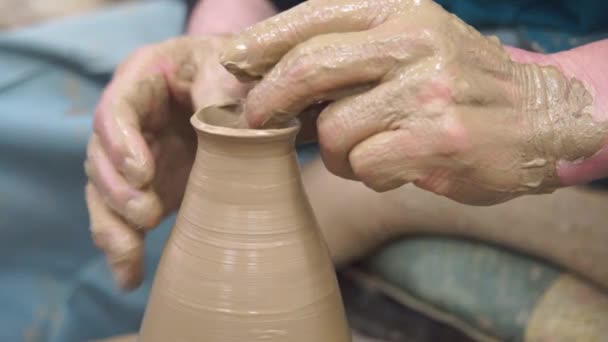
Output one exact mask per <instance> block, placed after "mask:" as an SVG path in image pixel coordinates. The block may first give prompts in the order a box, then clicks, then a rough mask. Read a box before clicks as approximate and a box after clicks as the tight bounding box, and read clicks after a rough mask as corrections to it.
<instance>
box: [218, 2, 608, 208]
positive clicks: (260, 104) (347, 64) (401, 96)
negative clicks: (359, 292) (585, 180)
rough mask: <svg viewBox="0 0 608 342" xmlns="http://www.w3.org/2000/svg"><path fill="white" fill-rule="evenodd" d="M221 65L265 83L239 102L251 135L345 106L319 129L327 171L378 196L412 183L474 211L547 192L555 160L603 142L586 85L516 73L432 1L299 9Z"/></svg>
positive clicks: (248, 38)
mask: <svg viewBox="0 0 608 342" xmlns="http://www.w3.org/2000/svg"><path fill="white" fill-rule="evenodd" d="M519 54H520V55H521V54H522V52H520V53H519ZM523 54H525V53H523ZM531 55H532V54H531ZM536 56H538V55H536ZM520 57H522V56H520ZM524 57H525V56H524ZM221 59H222V63H223V64H224V66H225V67H226V68H227V69H228V70H230V71H231V72H232V73H233V74H235V75H236V76H238V77H239V78H240V79H241V80H252V79H261V80H260V81H259V83H257V84H256V86H255V87H254V88H253V89H252V90H251V92H250V93H249V95H248V97H247V100H246V103H245V115H246V118H247V121H248V122H249V125H250V126H252V127H265V126H271V125H273V124H277V123H281V122H283V121H286V120H289V119H291V118H292V117H294V116H296V115H297V114H298V113H300V112H301V111H302V109H303V108H306V107H307V106H309V105H310V104H312V103H315V102H319V101H326V100H328V99H335V98H336V94H342V95H341V96H340V97H339V98H338V100H336V101H333V102H331V103H330V105H329V106H328V107H327V108H326V109H325V110H324V111H323V112H322V113H321V115H320V116H319V119H318V120H317V130H318V139H319V143H320V146H321V151H322V157H323V160H324V163H325V165H326V167H327V168H328V169H329V170H330V171H331V172H332V173H334V174H336V175H339V176H342V177H345V178H350V179H355V180H359V181H362V182H363V183H365V184H366V185H367V186H369V187H371V188H373V189H375V190H377V191H385V190H390V189H394V188H396V187H399V186H401V185H403V184H405V183H409V182H413V183H414V184H416V185H417V186H419V187H421V188H423V189H427V190H430V191H433V192H435V193H438V194H442V195H445V196H447V197H449V198H452V199H455V200H457V201H460V202H464V203H468V204H476V205H489V204H494V203H499V202H503V201H506V200H508V199H511V198H514V197H516V196H519V195H522V194H531V193H548V192H551V191H554V190H555V189H556V188H558V187H560V186H561V183H560V180H559V177H558V175H557V169H556V165H557V164H558V163H559V162H560V161H562V160H564V161H575V160H579V159H582V158H586V157H589V156H591V155H593V154H594V153H595V152H597V151H598V149H600V147H601V145H602V142H603V140H604V139H605V137H606V125H605V124H600V123H598V122H597V117H598V113H596V112H594V109H593V106H592V103H593V98H592V96H591V94H590V92H588V91H587V90H586V88H585V86H584V85H583V84H582V83H581V82H579V81H578V80H576V79H572V78H570V77H567V76H564V74H563V73H562V71H560V69H558V68H556V67H553V66H542V67H541V66H538V65H535V64H523V63H521V64H520V63H515V62H514V61H513V60H512V58H511V54H510V53H509V52H508V51H507V50H506V49H505V48H504V47H503V46H502V45H501V44H500V42H499V41H498V40H497V39H496V38H494V37H485V36H483V35H481V34H480V33H479V32H477V31H475V30H474V29H473V28H472V27H470V26H468V25H466V24H465V23H464V22H462V21H461V20H460V19H458V18H457V17H456V16H454V15H452V14H450V13H448V12H446V11H445V10H444V9H443V8H442V7H440V6H439V5H437V4H436V3H434V2H432V1H429V0H401V1H399V0H377V1H369V0H318V1H312V0H311V1H307V2H305V3H303V4H301V5H300V6H298V7H295V8H293V9H292V10H290V11H287V12H284V13H282V14H279V15H277V16H275V17H273V18H270V19H268V20H266V21H263V22H261V23H259V24H257V25H255V26H253V27H251V28H249V29H247V30H245V31H244V32H243V33H242V34H240V35H239V36H237V37H235V38H234V39H233V40H232V42H231V43H230V44H229V45H228V46H227V49H226V50H225V51H224V52H223V54H222V57H221ZM523 59H526V58H523ZM530 59H533V58H531V57H530ZM549 59H550V58H548V59H547V60H549ZM362 89H366V90H364V91H363V90H362ZM351 90H352V91H353V92H349V91H351ZM355 90H356V92H354V91H355Z"/></svg>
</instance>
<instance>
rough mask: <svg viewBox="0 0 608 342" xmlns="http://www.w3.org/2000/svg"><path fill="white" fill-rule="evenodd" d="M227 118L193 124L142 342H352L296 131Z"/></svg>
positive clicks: (196, 119) (197, 119) (208, 115)
mask: <svg viewBox="0 0 608 342" xmlns="http://www.w3.org/2000/svg"><path fill="white" fill-rule="evenodd" d="M229 114H230V113H225V112H222V110H221V109H218V108H207V109H204V110H201V111H199V112H198V113H196V114H195V115H194V116H193V117H192V124H193V126H194V127H195V129H196V131H197V135H198V148H197V154H196V158H195V161H194V165H193V168H192V171H191V174H190V178H189V182H188V185H187V188H186V193H185V195H184V199H183V202H182V205H181V208H180V211H179V213H178V216H177V219H176V223H175V226H174V227H173V230H172V232H171V235H170V237H169V240H168V242H167V244H166V246H165V249H164V251H163V255H162V257H161V260H160V264H159V266H158V270H157V273H156V275H155V279H154V284H153V287H152V291H151V294H150V299H149V302H148V305H147V307H146V312H145V315H144V319H143V322H142V326H141V330H140V333H139V341H140V342H161V341H162V342H167V341H172V342H181V341H184V342H186V341H187V342H195V341H201V342H254V341H273V342H276V341H285V342H300V341H301V342H347V341H351V335H350V330H349V329H348V325H347V322H346V316H345V313H344V308H343V304H342V297H341V294H340V291H339V288H338V284H337V280H336V275H335V271H334V268H333V264H332V262H331V259H330V256H329V252H328V250H327V247H326V245H325V242H324V240H323V237H322V235H321V232H320V230H319V227H318V224H317V222H316V219H315V217H314V214H313V211H312V208H311V206H310V204H309V202H308V198H307V196H306V194H305V192H304V187H303V184H302V181H301V178H300V170H299V165H298V161H297V156H296V153H295V147H294V141H295V137H296V134H297V132H298V130H299V125H298V124H297V123H293V124H291V125H290V126H288V127H285V128H281V129H274V130H251V129H237V128H231V127H230V120H226V117H227V115H228V116H229ZM226 126H228V127H226Z"/></svg>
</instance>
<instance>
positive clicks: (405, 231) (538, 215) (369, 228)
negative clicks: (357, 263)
mask: <svg viewBox="0 0 608 342" xmlns="http://www.w3.org/2000/svg"><path fill="white" fill-rule="evenodd" d="M303 179H304V183H305V186H306V191H307V193H308V196H309V197H310V201H311V204H312V206H313V208H314V211H315V215H316V216H317V219H318V220H319V224H320V226H321V229H322V231H323V234H324V237H325V239H326V241H327V243H328V245H329V249H330V251H331V253H332V256H333V259H334V261H335V262H336V263H337V264H338V265H340V264H344V263H347V262H350V261H352V260H353V259H356V258H360V257H363V256H365V255H366V254H367V253H369V252H370V251H372V250H373V249H375V248H377V247H379V246H380V245H382V244H383V243H387V242H389V241H390V240H392V239H396V238H399V237H403V236H408V235H420V234H431V235H448V236H459V237H465V238H473V239H479V240H482V241H486V242H489V243H495V244H498V245H502V246H506V247H509V248H513V249H515V250H518V251H520V252H523V253H526V254H531V255H533V256H536V257H540V258H542V259H544V260H547V261H549V262H551V263H555V264H557V265H560V266H562V267H564V268H566V269H568V270H570V271H573V272H574V273H576V274H579V275H581V276H583V277H586V278H587V279H590V280H592V281H594V282H595V283H597V284H599V285H600V286H602V287H603V288H608V268H606V267H605V260H608V249H607V248H606V241H608V229H606V227H605V226H606V225H605V222H606V220H607V219H608V212H606V201H607V200H608V197H607V195H606V194H605V193H600V192H597V193H596V192H593V191H585V190H582V189H578V188H569V189H562V190H560V191H557V192H556V193H555V194H553V195H544V196H526V197H520V198H517V199H514V200H512V201H509V202H506V203H503V204H499V205H495V206H490V207H474V206H467V205H463V204H460V203H457V202H454V201H450V200H448V199H446V198H443V197H440V196H436V195H434V194H432V193H429V192H426V191H423V190H421V189H418V188H416V187H413V186H403V187H400V188H398V189H395V190H392V191H388V192H384V193H377V192H375V191H373V190H371V189H369V188H367V187H365V186H364V185H362V184H361V183H358V182H353V181H349V180H345V179H343V178H339V177H337V176H334V175H332V174H330V173H329V172H328V171H327V170H326V169H325V167H324V165H323V163H322V161H321V160H316V161H314V162H312V163H311V164H309V165H307V166H306V167H305V168H304V170H303ZM572 213H576V215H573V214H572Z"/></svg>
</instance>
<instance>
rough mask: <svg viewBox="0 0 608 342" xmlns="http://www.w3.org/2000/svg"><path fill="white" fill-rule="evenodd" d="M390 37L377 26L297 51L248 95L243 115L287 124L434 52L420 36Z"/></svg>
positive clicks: (256, 121) (255, 123)
mask: <svg viewBox="0 0 608 342" xmlns="http://www.w3.org/2000/svg"><path fill="white" fill-rule="evenodd" d="M391 35H392V33H391V32H390V31H389V30H384V28H379V29H377V30H374V32H369V31H367V32H357V33H347V34H341V35H324V36H318V37H316V38H313V39H311V40H309V41H307V42H306V43H303V44H302V45H300V46H298V47H296V48H295V49H294V50H292V51H291V52H289V54H287V55H286V56H285V58H283V59H282V60H281V61H280V62H279V63H278V64H277V65H276V67H275V68H273V69H272V71H271V72H270V73H269V74H268V75H267V76H266V77H265V78H264V79H263V80H262V81H260V83H259V84H258V85H256V86H255V87H254V88H253V89H252V90H251V91H250V93H249V95H248V97H247V100H246V103H245V113H244V115H245V116H246V118H247V121H248V123H249V124H250V126H252V127H262V126H269V125H273V124H279V123H283V122H287V121H289V120H290V119H292V118H293V117H294V116H295V115H296V114H298V113H300V112H301V111H302V110H303V109H304V108H306V107H307V106H309V105H311V104H313V103H316V102H319V101H322V100H327V99H328V98H329V97H332V98H335V95H336V94H337V93H340V92H341V93H342V96H345V95H348V94H349V92H348V90H352V91H353V92H358V91H360V90H361V89H363V88H365V87H364V86H365V85H369V84H375V83H377V82H378V81H380V80H381V79H383V78H385V77H387V75H388V74H389V73H391V72H393V71H395V70H397V69H398V68H404V67H407V66H408V65H410V64H411V63H415V62H416V61H419V60H421V59H423V58H425V57H427V56H429V55H431V54H432V53H433V52H432V50H431V49H430V47H429V46H428V45H427V44H426V43H425V42H423V41H421V40H420V39H419V37H415V36H408V35H407V34H402V35H399V36H398V37H393V38H391V39H384V38H388V37H389V36H391ZM345 90H346V91H345Z"/></svg>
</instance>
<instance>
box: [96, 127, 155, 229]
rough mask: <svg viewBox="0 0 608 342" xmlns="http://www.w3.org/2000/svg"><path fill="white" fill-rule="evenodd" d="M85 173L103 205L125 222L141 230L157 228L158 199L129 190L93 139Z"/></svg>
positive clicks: (129, 187)
mask: <svg viewBox="0 0 608 342" xmlns="http://www.w3.org/2000/svg"><path fill="white" fill-rule="evenodd" d="M85 169H86V172H87V175H88V176H89V178H90V181H91V182H92V183H93V184H94V185H95V187H96V188H97V189H98V191H99V192H100V193H101V194H102V196H103V198H104V199H105V200H106V201H107V204H108V205H109V206H110V207H111V208H112V209H113V210H114V211H115V212H117V213H118V214H120V215H121V216H122V217H124V218H125V220H127V221H128V222H129V223H131V224H133V225H135V226H137V227H141V228H148V229H150V228H154V227H156V226H157V225H158V223H159V222H160V219H161V217H162V213H163V210H162V204H161V202H160V199H159V198H158V196H157V195H156V194H155V193H154V192H152V191H140V190H138V189H135V188H133V187H131V186H130V185H129V184H128V183H127V182H126V180H125V179H124V178H123V177H122V176H121V175H120V174H119V173H118V172H117V171H116V169H115V168H114V166H113V165H112V163H111V162H110V160H109V158H108V156H107V155H106V153H105V151H104V150H103V149H102V148H101V146H100V145H99V140H98V138H97V136H95V135H93V136H92V137H91V141H90V143H89V146H88V147H87V161H86V163H85Z"/></svg>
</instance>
